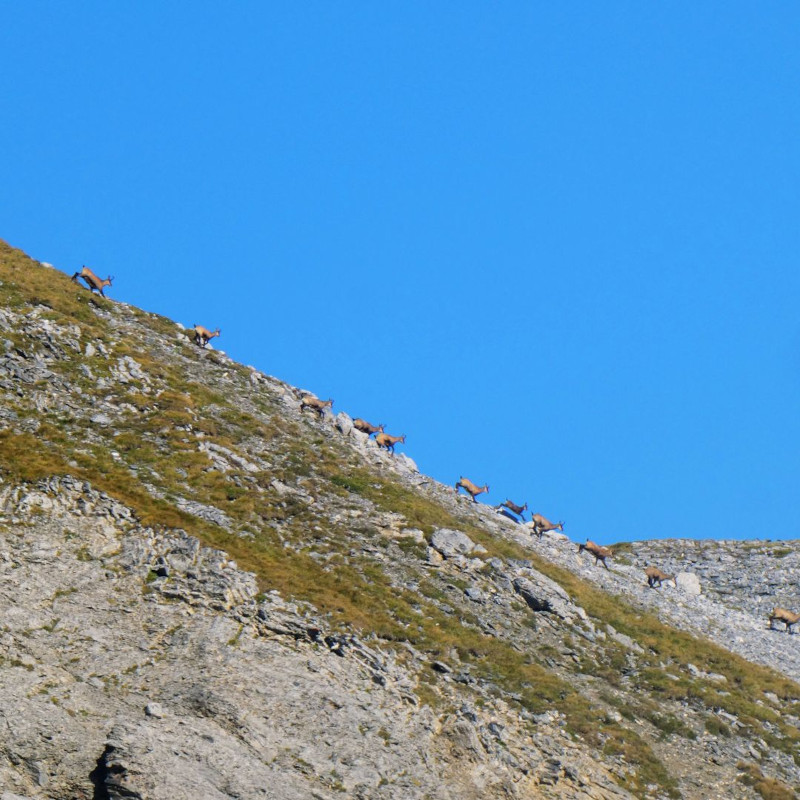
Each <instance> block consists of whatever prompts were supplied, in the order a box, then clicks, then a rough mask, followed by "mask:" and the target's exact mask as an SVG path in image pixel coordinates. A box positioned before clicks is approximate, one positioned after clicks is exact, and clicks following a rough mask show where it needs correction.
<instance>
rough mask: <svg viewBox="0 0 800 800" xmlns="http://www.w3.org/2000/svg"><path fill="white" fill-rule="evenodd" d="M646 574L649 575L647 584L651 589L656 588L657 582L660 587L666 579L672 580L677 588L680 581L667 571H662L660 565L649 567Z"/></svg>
mask: <svg viewBox="0 0 800 800" xmlns="http://www.w3.org/2000/svg"><path fill="white" fill-rule="evenodd" d="M644 574H645V575H647V585H648V586H649V587H650V588H651V589H655V588H656V584H658V586H659V588H660V587H661V584H662V583H663V582H664V581H672V583H673V585H674V586H675V588H676V589H677V588H678V582H677V581H676V580H675V576H674V575H667V573H666V572H662V571H661V570H660V569H659V568H658V567H647V569H645V571H644Z"/></svg>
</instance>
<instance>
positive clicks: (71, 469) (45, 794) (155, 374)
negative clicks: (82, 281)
mask: <svg viewBox="0 0 800 800" xmlns="http://www.w3.org/2000/svg"><path fill="white" fill-rule="evenodd" d="M0 256H2V259H0V267H2V269H0V279H2V281H3V284H2V286H0V294H3V293H5V300H6V305H5V306H4V308H3V309H2V311H1V312H0V350H2V351H4V355H2V356H0V391H2V392H3V395H2V404H0V420H2V426H3V427H2V430H0V456H2V464H3V470H2V472H0V477H2V484H0V487H2V492H1V493H0V495H1V496H0V505H1V507H2V514H3V519H0V573H2V575H3V582H2V590H0V602H1V603H2V608H3V615H2V629H1V632H0V647H2V649H0V657H2V659H3V660H2V664H1V665H0V680H2V683H3V689H4V691H3V692H2V693H0V714H1V715H2V716H3V718H4V720H5V724H6V726H7V729H8V731H9V733H8V735H7V736H6V737H4V738H2V740H0V744H2V750H0V752H2V754H3V758H0V788H2V789H3V790H5V791H7V792H11V793H14V794H17V795H20V796H24V797H30V798H57V797H58V798H60V797H112V798H116V797H141V798H145V797H148V798H149V797H153V798H159V797H165V798H166V797H170V798H179V797H206V796H207V797H216V796H219V797H229V796H236V797H242V798H246V797H259V796H268V797H286V798H289V797H324V798H327V797H336V796H353V797H363V798H394V797H396V798H401V797H402V798H406V797H419V798H423V797H437V798H447V797H451V796H452V797H455V796H456V795H458V796H459V797H464V796H465V797H498V798H499V797H546V796H553V797H582V798H612V797H629V796H638V797H654V798H655V797H668V796H669V797H679V796H682V797H686V798H693V797H696V798H701V797H702V798H710V797H726V798H727V797H757V796H765V792H766V791H767V790H769V791H771V792H773V794H772V796H774V797H781V796H787V797H788V796H793V793H794V789H793V788H792V787H794V786H798V785H800V773H798V767H797V764H796V762H795V758H798V757H799V756H798V752H797V742H798V740H800V735H798V734H797V724H798V719H797V717H798V714H799V713H800V702H799V701H800V689H799V688H798V687H797V685H796V684H795V683H790V682H789V680H786V679H781V678H780V677H778V676H776V675H775V674H774V673H769V672H767V671H766V670H764V669H762V668H761V667H756V666H754V665H755V664H761V665H764V666H766V667H770V668H771V669H772V670H775V671H778V672H780V673H782V674H783V675H785V676H787V678H791V679H792V680H795V681H796V680H797V676H798V662H797V658H796V650H795V648H794V643H795V641H800V640H795V639H794V637H790V636H787V635H785V634H783V633H780V632H777V631H775V632H770V631H768V630H766V618H765V615H764V609H765V608H766V607H767V606H770V604H771V603H773V598H787V597H788V598H789V599H781V600H779V601H778V600H776V601H775V602H777V603H779V604H790V603H791V597H792V596H793V595H791V590H792V588H793V584H792V576H793V574H794V573H793V570H794V569H795V563H796V555H797V546H796V543H780V545H772V544H769V543H752V542H751V543H742V544H741V545H738V544H735V543H722V544H721V545H719V547H718V548H716V549H715V546H716V543H685V542H667V543H655V542H642V543H635V544H633V545H629V546H626V547H625V548H622V549H621V550H620V552H618V554H617V556H616V557H615V558H614V559H613V560H612V562H611V566H612V569H611V570H608V571H606V570H604V569H603V568H602V567H597V566H595V565H594V564H593V559H590V558H589V557H588V556H586V555H585V554H581V555H579V554H578V553H577V547H576V546H575V545H574V544H573V543H572V542H570V541H569V540H568V539H566V537H563V536H560V535H554V534H547V535H545V537H544V538H543V539H541V540H539V539H537V538H535V537H532V535H531V531H530V529H529V527H527V526H524V525H518V524H516V523H514V522H513V521H511V520H510V519H508V518H507V517H505V516H503V515H500V514H497V513H496V512H495V511H494V510H493V509H491V508H488V507H487V506H484V505H481V504H473V503H472V502H471V501H470V500H469V499H468V498H457V497H456V496H455V495H454V493H453V491H452V488H451V487H446V486H442V485H440V484H438V483H437V482H436V481H433V480H432V479H430V478H428V477H427V476H424V475H422V474H420V473H419V471H418V469H417V467H416V465H415V464H414V462H413V461H412V460H411V459H410V458H408V457H406V456H403V455H401V454H399V453H398V455H397V456H394V457H393V456H391V455H389V454H387V453H385V452H384V451H381V450H379V449H378V448H377V446H376V445H375V443H374V441H372V440H371V439H369V438H368V437H366V436H365V435H364V434H361V433H360V432H359V431H357V430H355V429H353V427H352V421H351V419H350V417H349V416H348V415H347V414H344V413H338V414H337V415H335V416H333V415H326V416H325V417H323V418H322V419H318V418H317V417H316V415H311V414H309V413H308V412H305V413H303V412H302V411H301V409H300V395H301V392H300V391H298V390H297V389H295V388H294V387H291V386H288V385H287V384H285V383H283V382H282V381H280V380H278V379H276V378H273V377H271V376H268V375H265V374H263V373H261V372H259V371H258V370H255V369H252V368H247V367H243V366H241V365H238V364H236V363H235V362H233V361H232V360H230V359H229V358H227V356H225V355H224V354H223V353H220V352H219V351H215V350H213V349H210V348H209V349H208V350H200V349H199V348H197V347H196V346H194V345H193V344H192V343H191V342H190V341H189V339H188V337H187V335H186V332H185V331H183V329H182V328H181V326H179V325H177V324H176V323H173V322H171V321H169V320H164V319H163V318H159V317H156V316H155V315H150V314H146V313H145V312H142V311H140V310H138V309H135V308H132V307H129V306H126V305H125V304H124V303H118V302H109V301H104V300H99V299H95V298H91V297H90V296H89V295H88V292H86V291H85V290H81V289H79V288H78V287H74V286H72V285H70V284H69V283H68V282H67V281H66V279H65V278H64V277H63V276H62V275H60V273H57V272H55V271H52V270H45V269H44V268H42V267H40V266H38V265H36V264H35V263H34V262H31V261H29V260H27V259H25V258H24V256H22V255H21V254H19V253H18V251H13V250H12V249H11V248H7V249H5V250H2V251H0ZM20 271H24V272H25V275H26V282H25V283H24V285H23V284H22V283H20V282H19V280H18V275H19V272H20ZM31 282H34V284H35V285H34V286H33V288H31ZM187 531H188V532H187ZM784 551H788V552H784ZM743 554H746V555H748V556H749V557H750V561H749V562H748V564H749V567H750V569H749V570H748V571H747V572H745V573H744V577H743V571H742V570H741V569H740V568H739V567H737V564H739V566H740V565H741V563H742V555H743ZM776 560H777V561H780V563H781V567H782V568H781V569H780V570H775V569H774V568H770V564H771V563H772V562H774V561H776ZM237 561H238V562H239V565H237ZM648 563H657V564H658V566H660V567H662V568H663V569H665V570H667V571H673V569H675V570H677V571H680V572H685V573H686V574H687V575H689V576H694V578H695V583H694V584H693V582H692V581H691V580H689V581H685V582H682V584H681V585H682V586H683V587H684V588H683V589H680V590H677V589H673V588H672V587H671V586H666V585H665V586H664V587H662V589H657V590H651V589H649V588H648V587H647V585H646V584H645V582H644V575H643V571H642V570H643V567H644V566H645V565H646V564H648ZM756 563H757V564H758V565H759V566H758V567H757V568H755V569H754V568H753V565H754V564H756ZM241 564H244V565H245V569H242V568H240V565H241ZM759 575H763V576H764V580H763V581H760V579H759V578H758V576H759ZM780 575H783V576H784V578H785V582H784V583H781V579H780ZM748 581H749V582H748ZM759 581H760V582H759ZM693 585H695V586H697V585H699V587H700V589H701V594H699V595H698V594H692V593H691V587H692V586H693ZM756 585H758V586H759V587H760V588H759V590H758V591H754V590H753V587H754V586H756ZM762 590H763V592H762ZM759 592H762V593H760V594H759ZM754 595H756V596H757V597H758V598H760V599H759V601H758V602H756V603H754V602H752V599H753V596H754ZM615 598H619V599H615ZM770 607H771V606H770ZM659 619H660V620H661V621H662V623H665V624H663V625H662V624H661V623H659V622H658V620H659ZM679 630H684V631H688V632H691V633H693V634H702V635H703V636H704V637H707V638H708V639H711V640H714V641H716V642H718V643H719V644H720V645H722V646H724V647H725V648H727V650H720V649H714V647H713V646H711V645H709V644H704V643H703V641H704V640H702V639H690V638H688V637H686V636H685V635H684V634H679V633H678V632H677V631H679ZM726 653H727V654H728V655H726ZM733 654H738V655H739V656H741V657H742V658H744V659H747V661H746V662H745V661H742V660H737V658H736V656H735V655H733ZM748 663H749V664H750V665H751V666H748ZM65 754H66V755H65ZM781 793H783V794H781Z"/></svg>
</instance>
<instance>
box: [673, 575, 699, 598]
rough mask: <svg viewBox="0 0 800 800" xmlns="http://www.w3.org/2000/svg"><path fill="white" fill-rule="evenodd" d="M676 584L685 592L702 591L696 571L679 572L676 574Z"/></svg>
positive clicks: (693, 593) (695, 592) (694, 593)
mask: <svg viewBox="0 0 800 800" xmlns="http://www.w3.org/2000/svg"><path fill="white" fill-rule="evenodd" d="M675 585H676V586H677V587H678V589H679V590H680V591H681V592H683V593H684V594H692V595H698V594H700V593H701V590H700V580H699V579H698V577H697V575H695V574H694V572H679V573H678V574H677V575H676V576H675Z"/></svg>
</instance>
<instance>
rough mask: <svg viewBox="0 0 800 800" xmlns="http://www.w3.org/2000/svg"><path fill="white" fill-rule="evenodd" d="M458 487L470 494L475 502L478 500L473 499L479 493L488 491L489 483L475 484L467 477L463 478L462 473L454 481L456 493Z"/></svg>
mask: <svg viewBox="0 0 800 800" xmlns="http://www.w3.org/2000/svg"><path fill="white" fill-rule="evenodd" d="M459 489H464V490H465V491H466V492H469V494H471V495H472V502H473V503H477V502H478V501H477V500H476V499H475V498H476V497H477V496H478V495H479V494H483V493H484V492H488V491H489V484H484V485H483V486H476V485H475V484H474V483H473V482H472V481H471V480H469V478H465V477H464V476H463V475H462V476H461V477H460V478H459V479H458V482H457V483H456V494H458V490H459Z"/></svg>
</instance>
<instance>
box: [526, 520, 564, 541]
mask: <svg viewBox="0 0 800 800" xmlns="http://www.w3.org/2000/svg"><path fill="white" fill-rule="evenodd" d="M531 522H532V523H533V532H534V533H535V534H536V535H537V536H538V537H539V538H540V539H541V538H542V535H543V534H545V533H547V532H548V531H563V530H564V523H563V522H550V520H549V519H547V517H543V516H542V515H541V514H531Z"/></svg>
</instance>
